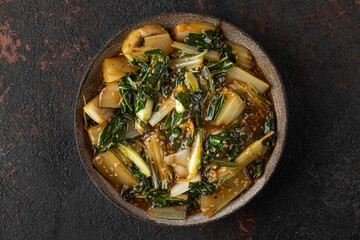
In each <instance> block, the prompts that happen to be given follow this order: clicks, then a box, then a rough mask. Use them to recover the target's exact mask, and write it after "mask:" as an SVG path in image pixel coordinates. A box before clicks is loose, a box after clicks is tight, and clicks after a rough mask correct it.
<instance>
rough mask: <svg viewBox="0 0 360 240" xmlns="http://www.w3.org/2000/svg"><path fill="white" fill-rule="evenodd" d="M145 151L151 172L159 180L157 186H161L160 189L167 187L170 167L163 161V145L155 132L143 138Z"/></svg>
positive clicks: (170, 178) (169, 181) (169, 182)
mask: <svg viewBox="0 0 360 240" xmlns="http://www.w3.org/2000/svg"><path fill="white" fill-rule="evenodd" d="M145 152H146V155H147V157H148V159H149V165H150V166H151V168H152V169H153V170H154V171H153V174H156V177H157V179H158V180H159V182H160V185H159V187H161V189H168V188H169V186H170V184H171V183H172V181H173V178H172V174H171V171H170V169H169V168H168V166H166V163H165V161H164V152H163V146H162V145H161V142H160V139H159V136H158V135H157V134H156V133H153V134H151V135H150V136H149V137H148V138H147V139H146V140H145ZM155 189H156V187H155Z"/></svg>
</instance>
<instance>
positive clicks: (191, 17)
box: [75, 13, 287, 226]
mask: <svg viewBox="0 0 360 240" xmlns="http://www.w3.org/2000/svg"><path fill="white" fill-rule="evenodd" d="M190 21H198V22H206V23H211V24H216V23H218V22H219V19H217V18H213V17H208V16H201V15H197V14H190V13H171V14H164V15H160V16H156V17H153V18H150V19H147V20H144V21H142V22H139V23H137V24H135V25H133V26H130V27H128V28H125V29H123V30H121V31H120V32H119V33H118V34H117V35H116V36H115V37H114V38H113V39H111V40H110V41H109V42H107V43H106V44H105V46H104V47H103V48H102V50H101V51H100V52H99V53H98V54H97V55H96V56H95V58H94V59H93V60H92V62H91V63H90V64H89V66H88V68H87V70H86V72H85V74H84V76H83V77H82V81H81V84H80V88H79V92H78V96H77V101H76V106H75V136H76V142H77V148H78V151H79V154H80V158H81V161H82V163H83V165H84V167H85V169H86V171H87V172H88V174H89V176H90V178H91V180H92V181H93V182H94V183H95V185H96V186H97V187H98V188H99V190H100V191H101V192H102V194H103V195H104V196H106V197H107V198H108V199H109V200H110V201H111V202H112V203H113V204H115V205H116V206H118V207H119V208H120V209H122V210H123V211H125V212H127V213H129V214H131V215H133V216H135V217H138V218H140V219H142V220H146V221H150V222H153V223H156V224H161V225H168V226H192V225H197V224H204V223H209V222H211V221H215V220H218V219H220V218H223V217H225V216H227V215H229V214H231V213H233V212H235V211H237V210H239V209H240V208H242V207H243V206H244V205H245V204H246V203H248V202H249V201H250V200H251V199H252V198H254V196H256V195H257V194H258V193H259V191H260V190H261V189H262V188H263V187H264V186H265V184H266V183H267V182H268V180H269V178H270V176H271V175H272V174H273V172H274V170H275V168H276V166H277V164H278V162H279V159H280V157H281V154H282V151H283V149H284V144H285V136H286V129H287V107H286V96H285V92H284V87H283V84H282V81H281V78H280V76H279V73H278V71H277V70H276V67H275V66H274V64H273V62H272V61H271V60H270V58H269V56H268V55H267V54H266V53H265V51H264V50H263V49H262V48H261V46H260V45H259V44H258V43H256V42H255V41H254V40H253V39H252V38H251V37H250V36H249V35H247V34H246V33H245V32H243V31H242V30H241V29H239V28H237V27H236V26H234V25H232V24H229V23H227V22H225V21H222V24H221V30H222V32H223V33H224V36H225V38H227V39H229V40H230V41H233V42H236V43H239V44H241V45H243V46H245V47H246V48H248V49H249V50H250V51H251V53H252V54H253V56H254V57H255V60H256V62H257V63H258V65H259V66H260V68H261V69H262V70H263V72H264V74H265V76H266V79H267V80H268V81H269V83H270V85H271V93H272V96H273V99H274V104H275V111H276V115H277V134H278V135H277V142H276V146H275V148H274V151H273V153H272V155H271V158H270V160H269V162H268V163H267V165H266V169H265V172H264V174H263V175H262V176H261V178H259V179H258V180H257V181H256V182H255V183H254V184H253V185H252V187H251V188H250V189H249V190H247V191H246V192H245V193H244V194H242V195H240V196H238V197H237V198H236V199H234V200H233V201H231V202H230V203H228V204H227V205H226V206H225V207H224V208H223V209H221V210H220V211H219V212H218V213H217V214H216V215H214V216H213V217H212V218H206V217H204V216H203V215H202V214H198V215H194V216H190V217H188V218H187V219H186V220H166V219H160V218H154V217H151V216H149V215H148V214H147V212H145V211H143V210H141V209H139V208H136V207H135V206H133V205H131V204H130V203H127V202H126V201H124V200H123V199H122V198H121V196H120V194H119V192H117V191H116V190H115V189H114V188H113V187H112V186H111V185H110V184H109V183H108V182H107V181H106V180H105V179H104V178H103V177H102V176H101V175H100V174H99V172H98V171H97V170H96V169H95V168H94V167H93V166H92V164H91V159H92V158H93V156H94V151H93V147H92V146H91V143H90V140H89V137H88V135H87V132H86V130H85V129H84V127H83V107H84V102H83V98H82V95H84V96H85V97H86V99H90V98H92V97H93V96H95V95H96V94H97V93H98V90H99V87H100V86H101V84H102V71H101V63H102V60H103V59H104V58H108V57H111V56H113V55H115V54H117V53H118V52H119V50H120V49H121V45H122V42H123V40H124V39H125V38H126V36H127V35H128V34H129V33H130V32H131V31H132V30H134V29H136V28H139V27H141V26H144V25H147V24H155V23H157V24H160V25H161V26H163V27H164V28H166V29H168V30H169V32H171V31H172V29H173V28H174V26H175V25H177V24H180V23H186V22H190Z"/></svg>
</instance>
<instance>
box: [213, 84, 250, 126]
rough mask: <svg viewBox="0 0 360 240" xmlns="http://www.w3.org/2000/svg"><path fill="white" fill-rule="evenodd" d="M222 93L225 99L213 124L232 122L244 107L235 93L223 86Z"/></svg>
mask: <svg viewBox="0 0 360 240" xmlns="http://www.w3.org/2000/svg"><path fill="white" fill-rule="evenodd" d="M222 94H224V95H225V97H226V100H225V102H224V103H223V105H222V108H221V110H220V112H219V113H218V115H217V118H216V120H215V122H214V125H229V124H230V123H232V122H234V121H235V120H236V119H237V118H238V117H239V116H240V114H241V113H242V112H243V111H244V109H245V104H244V102H243V101H242V100H241V98H240V97H239V95H237V94H236V93H234V92H232V91H230V90H229V89H228V88H223V90H222Z"/></svg>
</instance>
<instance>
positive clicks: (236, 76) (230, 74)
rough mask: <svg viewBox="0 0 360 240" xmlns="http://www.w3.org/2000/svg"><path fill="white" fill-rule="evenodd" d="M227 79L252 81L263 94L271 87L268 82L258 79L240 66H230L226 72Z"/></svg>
mask: <svg viewBox="0 0 360 240" xmlns="http://www.w3.org/2000/svg"><path fill="white" fill-rule="evenodd" d="M226 79H227V81H232V80H236V81H240V82H244V83H251V84H252V85H254V87H255V88H256V89H257V90H258V91H259V92H260V93H261V94H263V93H264V92H266V90H268V89H269V87H270V86H269V84H267V83H266V82H264V81H262V80H260V79H258V78H257V77H254V76H253V75H251V74H250V73H248V72H246V71H244V70H242V69H241V68H238V67H232V68H230V69H229V70H228V71H227V72H226Z"/></svg>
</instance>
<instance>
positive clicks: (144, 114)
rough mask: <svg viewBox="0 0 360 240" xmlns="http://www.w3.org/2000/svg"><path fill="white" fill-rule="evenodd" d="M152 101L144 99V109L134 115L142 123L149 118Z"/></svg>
mask: <svg viewBox="0 0 360 240" xmlns="http://www.w3.org/2000/svg"><path fill="white" fill-rule="evenodd" d="M153 105H154V101H153V100H150V99H146V103H145V107H144V108H143V109H141V110H140V111H138V112H137V113H136V116H137V117H138V118H139V119H140V120H141V121H142V122H144V123H146V122H147V120H148V119H149V118H150V117H151V114H152V109H153Z"/></svg>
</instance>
